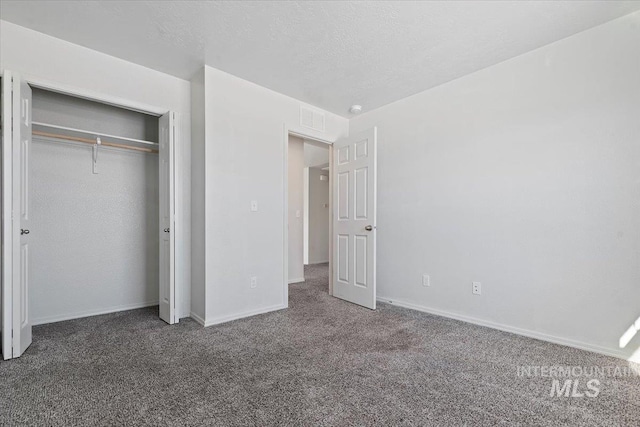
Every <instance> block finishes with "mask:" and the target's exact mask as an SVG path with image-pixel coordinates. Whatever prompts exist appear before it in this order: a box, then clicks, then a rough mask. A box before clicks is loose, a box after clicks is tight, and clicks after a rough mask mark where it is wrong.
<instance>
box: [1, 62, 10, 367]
mask: <svg viewBox="0 0 640 427" xmlns="http://www.w3.org/2000/svg"><path fill="white" fill-rule="evenodd" d="M11 85H12V80H11V72H10V71H5V72H4V75H3V76H2V95H1V99H2V100H1V101H0V102H1V104H2V107H1V108H2V290H1V292H2V357H3V358H4V359H5V360H7V359H11V358H12V357H13V343H12V342H11V335H12V334H11V329H12V327H13V315H12V313H13V298H12V295H13V289H12V288H11V284H12V283H13V280H12V277H11V266H12V261H11V259H12V253H13V243H12V235H13V231H12V223H11V207H12V204H13V200H12V198H11V195H12V194H13V190H12V185H11V182H12V176H11V172H12V167H11V162H12V161H13V158H12V155H11V153H12V143H13V140H12V136H11V118H12V117H13V114H12V104H11V93H12V90H11Z"/></svg>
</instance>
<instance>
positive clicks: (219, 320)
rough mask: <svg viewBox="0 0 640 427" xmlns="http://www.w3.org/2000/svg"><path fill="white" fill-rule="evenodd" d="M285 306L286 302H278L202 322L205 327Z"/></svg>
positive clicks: (281, 308) (276, 309)
mask: <svg viewBox="0 0 640 427" xmlns="http://www.w3.org/2000/svg"><path fill="white" fill-rule="evenodd" d="M287 307H288V305H287V304H278V305H272V306H269V307H264V308H259V309H256V310H250V311H245V312H242V313H238V314H232V315H230V316H223V317H218V318H214V319H208V320H206V321H205V322H204V326H205V327H207V326H213V325H220V324H221V323H227V322H231V321H232V320H239V319H244V318H245V317H252V316H257V315H258V314H265V313H270V312H272V311H278V310H283V309H285V308H287Z"/></svg>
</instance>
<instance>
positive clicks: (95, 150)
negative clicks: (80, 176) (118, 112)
mask: <svg viewBox="0 0 640 427" xmlns="http://www.w3.org/2000/svg"><path fill="white" fill-rule="evenodd" d="M100 145H102V141H101V140H100V137H99V136H98V137H96V143H95V144H93V173H94V174H97V173H98V147H99V146H100Z"/></svg>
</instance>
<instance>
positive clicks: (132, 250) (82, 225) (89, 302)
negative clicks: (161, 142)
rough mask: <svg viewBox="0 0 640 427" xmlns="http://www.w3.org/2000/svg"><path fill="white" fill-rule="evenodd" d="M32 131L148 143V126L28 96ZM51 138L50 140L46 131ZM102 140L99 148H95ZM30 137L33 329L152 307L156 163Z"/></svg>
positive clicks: (61, 100)
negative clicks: (59, 130) (64, 130)
mask: <svg viewBox="0 0 640 427" xmlns="http://www.w3.org/2000/svg"><path fill="white" fill-rule="evenodd" d="M32 113H33V121H34V122H41V123H46V124H50V125H56V126H64V127H71V128H77V129H83V130H89V131H93V132H96V133H103V134H109V135H117V136H122V137H127V138H135V139H140V140H146V141H151V142H155V143H157V142H158V118H157V117H154V116H149V115H146V114H142V113H139V112H134V111H129V110H126V109H122V108H118V107H114V106H109V105H106V104H101V103H97V102H93V101H89V100H84V99H80V98H75V97H71V96H67V95H62V94H57V93H53V92H48V91H44V90H39V89H34V90H33V112H32ZM51 132H52V133H53V132H55V130H52V131H51ZM105 139H107V138H105ZM96 164H97V172H98V173H97V174H95V173H93V168H92V167H93V146H92V145H91V144H84V143H78V142H73V141H70V140H64V139H58V138H50V137H42V136H38V135H37V134H36V132H34V135H33V144H32V152H31V158H30V170H29V178H30V191H31V215H32V217H31V230H30V231H31V243H30V248H31V249H30V250H31V265H30V271H29V273H30V275H31V281H30V286H31V291H30V292H31V295H30V301H29V303H30V312H31V318H32V320H33V324H42V323H49V322H54V321H59V320H65V319H70V318H78V317H84V316H89V315H94V314H101V313H107V312H113V311H120V310H126V309H132V308H137V307H142V306H149V305H156V304H158V282H159V184H158V154H157V153H145V152H140V151H133V150H127V149H120V148H112V147H106V146H103V147H100V148H99V149H98V155H97V161H96Z"/></svg>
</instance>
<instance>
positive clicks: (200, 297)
mask: <svg viewBox="0 0 640 427" xmlns="http://www.w3.org/2000/svg"><path fill="white" fill-rule="evenodd" d="M205 118H206V105H205V90H204V68H203V69H201V70H200V71H199V72H198V73H196V75H194V76H193V77H192V79H191V150H192V155H191V200H192V209H191V232H192V233H191V235H192V238H191V317H193V318H194V319H196V320H197V321H198V322H200V323H202V324H204V319H205V308H206V307H205V304H206V299H205V294H206V286H205V283H206V270H207V265H206V262H205V254H206V250H205V244H206V239H205V236H206V220H205V217H206V211H205V200H206V195H205V176H206V175H205V167H206V165H205V149H206V146H205V141H206V139H205V131H206V126H205V125H206V120H205Z"/></svg>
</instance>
